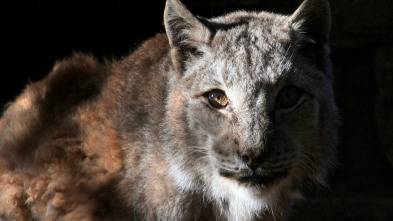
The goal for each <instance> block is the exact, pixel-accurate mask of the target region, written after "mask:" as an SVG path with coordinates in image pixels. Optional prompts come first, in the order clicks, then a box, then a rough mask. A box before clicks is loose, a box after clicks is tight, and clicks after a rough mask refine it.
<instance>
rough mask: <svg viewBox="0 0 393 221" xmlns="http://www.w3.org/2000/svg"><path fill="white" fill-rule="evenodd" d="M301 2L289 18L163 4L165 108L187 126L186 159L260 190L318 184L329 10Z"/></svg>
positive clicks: (322, 164)
mask: <svg viewBox="0 0 393 221" xmlns="http://www.w3.org/2000/svg"><path fill="white" fill-rule="evenodd" d="M309 2H310V1H309ZM306 3H307V1H306ZM306 3H304V4H303V5H302V6H301V7H300V8H299V9H298V10H297V11H296V12H295V13H294V15H292V16H280V15H274V14H269V13H264V12H262V13H247V12H236V13H232V14H229V15H226V16H223V17H218V18H214V19H204V18H195V17H193V16H192V15H191V14H189V12H187V11H186V9H185V8H184V6H182V5H181V4H180V3H176V4H174V5H170V4H169V5H168V4H167V11H166V28H167V33H168V36H169V41H170V43H171V47H172V61H173V64H174V67H175V69H176V73H177V76H176V83H175V84H174V86H173V90H172V93H171V95H170V96H171V98H170V99H169V106H170V108H169V111H170V112H171V113H173V114H172V115H173V116H176V117H173V118H172V120H173V121H179V122H180V121H184V122H186V123H184V124H183V125H182V127H184V130H186V134H184V132H180V130H181V129H178V134H179V136H180V135H181V136H182V137H183V138H185V137H187V145H186V146H187V150H185V151H184V152H183V153H187V154H189V158H191V157H192V158H197V162H198V163H194V165H193V166H191V167H196V168H198V169H197V170H199V171H203V172H202V174H210V176H211V177H219V178H220V179H224V180H225V179H226V180H230V181H231V182H236V183H237V184H240V185H244V186H247V187H255V188H256V189H259V190H260V189H269V188H270V187H274V186H277V185H278V184H283V183H290V184H293V183H297V182H300V180H302V179H303V178H305V177H306V178H310V179H312V180H315V181H317V182H322V180H323V176H324V174H325V169H326V168H328V167H329V166H328V164H329V163H331V162H332V160H333V153H334V144H335V139H336V137H335V136H336V135H335V129H336V124H337V122H336V121H337V111H336V107H335V104H334V100H333V93H332V88H331V74H330V73H329V71H328V69H329V67H328V57H327V54H328V52H327V51H326V50H327V37H328V32H329V28H327V27H326V26H329V27H330V20H329V19H327V18H328V16H327V15H326V13H327V12H328V8H325V9H321V8H318V9H314V8H313V7H314V5H313V4H310V5H307V4H306ZM315 10H317V11H318V12H320V11H322V12H325V13H324V14H321V13H315ZM304 11H308V12H310V14H305V12H304ZM313 16H314V17H313ZM182 18H183V20H182ZM323 18H325V19H323ZM315 21H318V23H316V22H315ZM314 25H317V27H314ZM308 30H313V31H312V32H307V31H308ZM173 125H179V123H174V124H173ZM195 164H199V166H195ZM200 168H202V169H200Z"/></svg>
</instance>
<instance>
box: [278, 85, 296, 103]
mask: <svg viewBox="0 0 393 221" xmlns="http://www.w3.org/2000/svg"><path fill="white" fill-rule="evenodd" d="M299 98H300V93H299V91H298V90H297V88H293V87H289V88H285V89H283V91H282V92H281V95H280V98H279V102H280V104H281V105H282V106H283V107H284V108H289V107H292V106H293V105H295V104H296V103H297V101H298V100H299Z"/></svg>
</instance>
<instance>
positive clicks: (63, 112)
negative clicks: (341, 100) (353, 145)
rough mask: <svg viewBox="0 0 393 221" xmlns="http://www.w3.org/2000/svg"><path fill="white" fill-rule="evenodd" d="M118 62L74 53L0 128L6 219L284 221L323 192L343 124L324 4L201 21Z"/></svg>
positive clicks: (31, 89) (309, 1)
mask: <svg viewBox="0 0 393 221" xmlns="http://www.w3.org/2000/svg"><path fill="white" fill-rule="evenodd" d="M164 23H165V28H166V34H158V35H157V36H156V37H154V38H152V39H150V40H148V41H146V42H145V43H143V44H142V45H141V46H140V48H139V49H137V50H136V51H135V52H133V53H132V54H131V55H130V56H128V57H126V58H124V59H122V60H120V61H107V62H104V63H99V62H98V61H97V60H96V59H95V58H93V57H92V56H89V55H84V54H75V55H74V56H73V57H72V58H69V59H64V60H63V61H60V62H58V63H57V64H56V65H55V66H54V68H53V70H52V71H51V73H50V74H49V75H48V76H47V77H46V78H45V79H43V80H42V81H40V82H37V83H33V84H31V85H29V86H28V87H27V88H26V90H25V91H24V92H23V93H22V94H21V95H20V96H19V97H18V98H17V99H16V100H15V101H14V102H13V103H11V104H10V105H9V106H8V107H7V109H6V111H5V112H4V114H3V116H2V118H1V120H0V186H1V189H0V220H280V219H285V218H286V217H287V214H288V212H289V211H290V207H291V205H292V203H293V201H294V199H296V198H298V197H299V195H300V192H299V189H301V188H302V187H303V185H304V183H307V182H313V183H320V184H324V183H325V175H326V173H327V171H328V170H329V169H330V168H331V166H332V164H333V162H334V154H335V145H336V142H337V138H336V137H337V135H336V131H337V125H338V113H337V108H336V105H335V102H334V96H333V90H332V81H333V79H332V73H331V68H330V61H329V49H328V36H329V31H330V9H329V4H328V3H327V1H325V0H305V1H304V2H303V4H302V5H301V6H300V7H299V8H298V9H297V10H296V12H295V13H294V14H292V15H290V16H284V15H277V14H272V13H266V12H260V13H257V12H252V13H250V12H243V11H240V12H234V13H231V14H228V15H225V16H221V17H217V18H212V19H206V18H202V17H196V16H194V15H192V14H191V13H190V12H189V11H188V10H187V9H186V8H185V7H184V5H182V4H181V3H180V2H179V1H178V0H168V1H167V4H166V9H165V14H164Z"/></svg>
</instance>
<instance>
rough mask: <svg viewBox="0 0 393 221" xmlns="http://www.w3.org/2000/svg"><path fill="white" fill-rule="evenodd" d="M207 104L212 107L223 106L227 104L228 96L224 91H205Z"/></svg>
mask: <svg viewBox="0 0 393 221" xmlns="http://www.w3.org/2000/svg"><path fill="white" fill-rule="evenodd" d="M207 99H208V100H209V104H210V105H211V106H213V107H214V108H224V107H226V106H227V104H228V98H227V96H226V95H225V92H224V91H221V90H213V91H210V92H208V93H207Z"/></svg>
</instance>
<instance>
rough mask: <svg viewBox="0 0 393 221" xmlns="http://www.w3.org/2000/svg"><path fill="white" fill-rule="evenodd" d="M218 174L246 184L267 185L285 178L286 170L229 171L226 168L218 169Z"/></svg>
mask: <svg viewBox="0 0 393 221" xmlns="http://www.w3.org/2000/svg"><path fill="white" fill-rule="evenodd" d="M220 175H221V176H223V177H227V178H231V179H235V180H237V181H238V182H240V183H244V184H248V185H265V186H266V185H269V184H270V183H272V182H273V181H275V180H278V179H282V178H285V177H286V176H287V175H288V170H283V171H280V172H275V173H269V174H267V173H262V172H255V171H252V170H247V171H245V172H238V173H236V172H231V171H227V170H220Z"/></svg>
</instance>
